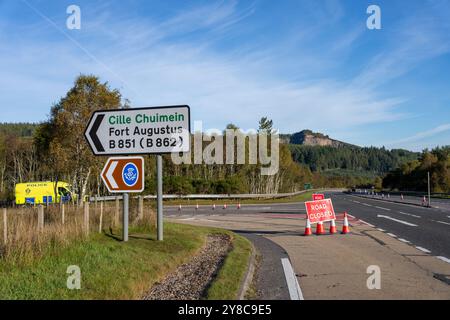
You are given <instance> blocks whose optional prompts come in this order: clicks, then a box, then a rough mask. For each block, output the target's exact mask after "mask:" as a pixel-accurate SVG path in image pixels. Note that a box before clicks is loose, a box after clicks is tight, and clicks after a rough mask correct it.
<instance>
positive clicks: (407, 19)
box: [0, 0, 450, 150]
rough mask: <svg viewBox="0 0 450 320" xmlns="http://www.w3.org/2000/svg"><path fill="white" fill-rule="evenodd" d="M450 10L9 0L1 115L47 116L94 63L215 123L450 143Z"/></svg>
mask: <svg viewBox="0 0 450 320" xmlns="http://www.w3.org/2000/svg"><path fill="white" fill-rule="evenodd" d="M71 4H75V5H78V6H79V7H80V8H81V29H80V30H69V29H67V28H66V19H67V18H68V16H69V15H68V14H67V13H66V8H67V7H68V6H69V5H71ZM370 4H376V5H379V6H380V8H381V13H382V29H381V30H368V29H367V28H366V19H367V17H368V15H367V13H366V9H367V7H368V6H369V5H370ZM449 14H450V1H447V0H435V1H430V0H428V1H427V0H416V1H408V2H406V1H403V0H397V1H395V0H389V1H380V0H372V1H364V0H355V1H350V0H341V1H340V0H323V1H322V0H308V1H306V0H303V1H287V0H283V1H271V0H254V1H250V0H247V1H174V0H173V1H153V0H151V1H150V0H148V1H137V0H136V1H92V0H91V1H77V0H72V1H39V0H26V1H25V0H24V1H16V0H14V1H13V0H0V111H1V114H0V116H1V117H0V122H18V121H33V122H38V121H43V120H45V119H46V118H47V116H48V113H49V110H50V107H51V105H52V104H53V103H55V102H57V101H58V100H59V99H60V98H61V97H62V96H64V95H65V93H66V92H67V90H68V89H69V88H70V87H71V85H72V84H73V81H74V79H75V77H76V76H77V75H79V74H80V73H88V74H95V75H98V76H100V78H101V80H102V81H108V83H109V84H110V85H111V87H113V88H118V89H119V90H120V91H121V92H122V94H123V96H124V97H125V98H128V99H129V100H130V102H131V105H132V106H135V107H141V106H157V105H174V104H189V105H190V106H191V111H192V117H193V120H202V121H203V127H204V128H205V129H210V128H219V129H220V128H223V127H224V126H225V125H226V124H227V123H235V124H237V125H238V126H240V127H242V128H245V129H251V128H255V127H256V126H257V121H258V119H259V118H260V117H261V116H268V117H270V118H272V119H273V120H274V124H275V127H276V128H278V129H279V130H280V131H281V132H283V133H289V132H296V131H299V130H301V129H306V128H308V129H312V130H314V131H319V132H323V133H326V134H328V135H330V136H331V137H333V138H336V139H340V140H343V141H347V142H350V143H354V144H357V145H375V146H383V145H384V146H386V147H388V148H400V147H401V148H407V149H411V150H421V149H423V148H432V147H435V146H437V145H448V144H450V90H449V89H450V72H449V71H450V19H449Z"/></svg>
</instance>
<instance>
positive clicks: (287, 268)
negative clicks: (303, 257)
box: [281, 258, 305, 300]
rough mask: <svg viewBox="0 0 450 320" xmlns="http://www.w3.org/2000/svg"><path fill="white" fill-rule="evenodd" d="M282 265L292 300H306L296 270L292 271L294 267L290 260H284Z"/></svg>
mask: <svg viewBox="0 0 450 320" xmlns="http://www.w3.org/2000/svg"><path fill="white" fill-rule="evenodd" d="M281 264H282V265H283V270H284V276H285V277H286V283H287V285H288V290H289V295H290V296H291V300H305V299H304V298H303V293H302V289H301V288H300V285H299V284H298V281H297V277H296V276H295V273H294V269H292V265H291V263H290V262H289V259H288V258H282V259H281Z"/></svg>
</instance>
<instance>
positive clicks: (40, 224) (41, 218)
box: [38, 204, 44, 232]
mask: <svg viewBox="0 0 450 320" xmlns="http://www.w3.org/2000/svg"><path fill="white" fill-rule="evenodd" d="M38 231H39V232H42V231H44V206H43V205H42V204H40V205H39V206H38Z"/></svg>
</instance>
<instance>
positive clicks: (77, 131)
mask: <svg viewBox="0 0 450 320" xmlns="http://www.w3.org/2000/svg"><path fill="white" fill-rule="evenodd" d="M121 107H124V106H123V105H122V104H121V94H120V92H119V91H118V90H116V89H114V90H112V89H110V88H109V86H108V83H106V82H105V83H101V82H100V80H99V78H98V77H95V76H91V75H80V76H79V77H78V78H77V79H76V80H75V83H74V86H73V87H72V88H71V89H70V90H69V92H68V93H67V94H66V96H65V97H63V98H61V100H60V101H59V102H58V103H57V104H55V105H54V106H53V107H52V109H51V114H50V119H49V120H48V121H47V122H44V123H42V124H41V125H40V126H39V128H38V130H37V132H36V135H35V144H36V145H37V146H39V148H38V150H39V152H40V154H39V157H40V159H42V160H43V161H44V165H45V168H46V169H47V174H48V175H50V176H51V178H52V179H53V180H54V181H58V180H61V179H62V178H64V179H67V180H69V181H70V182H71V183H72V185H73V188H74V190H75V192H77V194H78V195H79V199H80V200H82V199H83V198H84V196H85V194H86V191H87V187H88V182H89V178H90V176H91V174H92V173H93V170H95V169H96V168H98V167H99V165H98V164H99V160H98V159H97V158H95V157H94V156H93V155H92V152H91V150H90V149H89V147H88V145H87V143H86V141H85V138H84V130H85V128H86V125H87V123H88V121H89V118H90V116H91V114H92V112H94V111H95V110H99V109H118V108H121ZM55 191H56V190H55Z"/></svg>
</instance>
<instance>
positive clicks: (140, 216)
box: [138, 196, 144, 220]
mask: <svg viewBox="0 0 450 320" xmlns="http://www.w3.org/2000/svg"><path fill="white" fill-rule="evenodd" d="M138 210H139V211H138V220H143V219H144V197H143V196H139V206H138Z"/></svg>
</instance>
